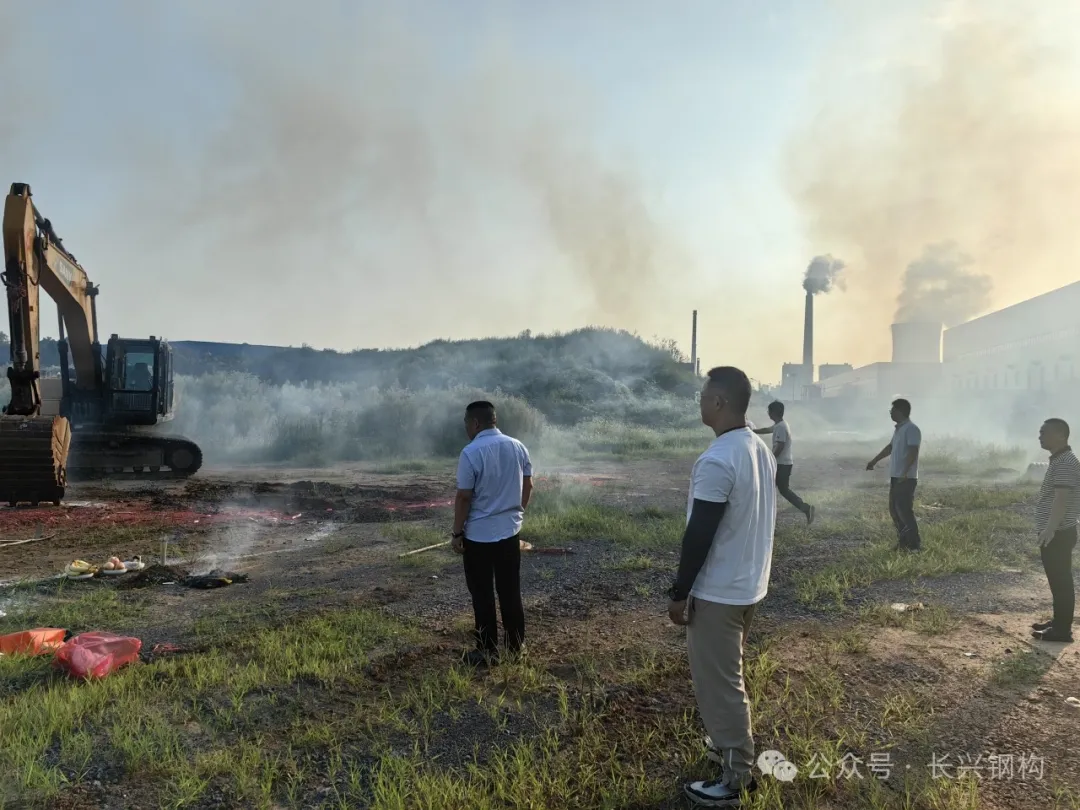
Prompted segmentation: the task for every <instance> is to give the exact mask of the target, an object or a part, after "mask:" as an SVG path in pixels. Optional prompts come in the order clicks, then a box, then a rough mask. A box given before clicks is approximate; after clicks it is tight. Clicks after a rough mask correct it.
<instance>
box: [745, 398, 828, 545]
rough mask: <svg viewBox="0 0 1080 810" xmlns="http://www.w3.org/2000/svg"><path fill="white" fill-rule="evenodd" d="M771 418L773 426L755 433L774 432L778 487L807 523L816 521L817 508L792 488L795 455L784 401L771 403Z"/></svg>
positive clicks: (773, 441)
mask: <svg viewBox="0 0 1080 810" xmlns="http://www.w3.org/2000/svg"><path fill="white" fill-rule="evenodd" d="M769 418H770V419H772V420H773V424H772V426H771V427H763V428H758V429H757V430H754V433H756V434H758V435H759V436H763V435H765V434H772V446H773V455H775V456H776V489H777V491H778V492H779V493H780V494H781V495H783V496H784V498H785V499H786V500H787V502H788V503H790V504H791V505H792V506H794V507H795V508H796V509H798V510H799V511H800V512H802V513H803V514H804V515H806V523H807V525H810V524H811V523H813V522H814V513H815V511H816V510H815V509H814V507H813V506H811V505H810V504H808V503H806V501H804V500H803V499H802V498H800V497H799V496H798V495H796V494H795V491H794V490H793V489H792V488H791V471H792V470H793V469H794V468H795V456H794V454H793V453H792V452H791V442H792V438H791V428H790V427H789V426H788V423H787V422H786V421H785V420H784V403H783V402H771V403H769ZM748 424H749V423H748ZM751 430H753V428H751Z"/></svg>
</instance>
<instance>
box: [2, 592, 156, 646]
mask: <svg viewBox="0 0 1080 810" xmlns="http://www.w3.org/2000/svg"><path fill="white" fill-rule="evenodd" d="M26 599H27V601H26V602H24V603H23V604H22V606H20V607H11V608H9V609H8V611H9V612H8V615H7V616H4V617H0V634H3V633H14V632H16V631H18V630H27V629H29V628H33V627H62V628H64V629H65V630H70V631H71V632H73V633H78V632H82V631H85V630H102V629H112V628H116V627H131V626H133V624H134V623H135V622H137V621H138V620H139V619H140V618H141V617H142V616H143V614H144V612H145V609H146V600H145V599H144V598H143V597H141V596H139V595H138V594H134V593H124V592H119V591H115V590H113V589H112V588H109V587H106V586H103V585H97V584H93V585H90V586H89V588H88V587H87V584H86V583H79V582H65V581H63V580H61V581H60V582H59V585H58V588H57V590H56V591H55V593H54V594H50V595H49V596H48V598H47V599H46V598H44V597H40V598H39V597H34V596H28V597H26Z"/></svg>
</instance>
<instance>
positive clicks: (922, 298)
mask: <svg viewBox="0 0 1080 810" xmlns="http://www.w3.org/2000/svg"><path fill="white" fill-rule="evenodd" d="M973 263H974V260H973V259H972V258H971V257H970V256H967V255H965V254H964V253H961V252H960V249H959V248H958V247H957V246H956V244H955V243H952V242H942V243H939V244H936V245H927V246H926V248H925V249H924V250H923V253H922V255H921V256H920V257H919V258H918V259H916V260H915V261H913V262H911V263H910V264H909V265H908V266H907V269H906V270H905V271H904V278H903V289H902V290H901V292H900V297H899V298H898V299H897V309H896V321H897V322H902V321H930V322H933V323H943V324H945V326H955V325H956V324H958V323H963V322H964V321H966V320H969V319H970V318H971V317H972V316H974V315H977V314H978V313H980V312H982V311H984V310H985V309H987V308H988V306H989V304H990V290H991V286H992V284H991V281H990V277H989V276H986V275H983V274H980V273H973V272H971V271H969V270H968V269H967V268H968V267H970V266H971V265H972V264H973Z"/></svg>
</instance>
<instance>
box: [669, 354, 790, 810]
mask: <svg viewBox="0 0 1080 810" xmlns="http://www.w3.org/2000/svg"><path fill="white" fill-rule="evenodd" d="M750 393H751V389H750V380H749V379H748V378H747V376H746V374H744V373H743V372H742V371H740V370H739V369H737V368H733V367H731V366H722V367H720V368H714V369H713V370H712V371H710V372H709V375H708V379H707V381H706V382H705V387H704V388H703V389H702V392H701V421H702V422H704V423H705V424H706V425H708V426H709V427H711V428H712V429H713V432H714V433H715V434H716V438H715V439H714V440H713V442H712V444H710V445H709V448H708V449H707V450H706V451H705V452H704V453H702V454H701V457H700V458H699V459H698V460H697V462H696V463H695V464H694V470H693V473H692V475H691V484H690V496H689V504H688V506H687V523H686V531H685V533H684V534H683V539H682V553H681V555H680V559H679V572H678V575H677V577H676V580H675V584H674V585H673V586H672V588H671V590H670V591H669V592H668V596H669V597H670V599H671V602H670V604H669V605H668V614H669V615H670V617H671V620H672V621H673V622H675V624H685V625H687V626H688V627H687V634H686V637H687V647H688V650H689V655H690V672H691V674H692V676H693V679H694V694H695V696H696V697H697V704H698V710H699V711H700V713H701V719H702V721H703V722H704V724H705V730H706V731H707V732H708V735H709V736H708V738H707V740H706V746H707V752H706V753H707V755H708V757H709V758H710V759H711V760H713V761H714V762H717V763H719V764H720V765H721V766H722V770H721V772H720V775H719V777H718V778H716V779H710V780H707V781H703V782H691V783H689V784H687V785H686V787H685V792H686V795H687V797H688V798H689V799H690V800H691V801H692V802H694V803H695V804H698V805H701V806H705V807H736V806H738V805H739V801H740V797H741V795H742V791H744V790H746V791H750V792H752V791H754V790H755V789H756V785H755V783H754V779H753V774H752V771H751V768H752V767H753V764H754V739H753V736H752V734H751V724H750V700H749V698H748V697H747V695H746V686H745V683H744V681H743V644H744V643H745V641H746V635H747V633H748V632H749V631H750V622H751V620H752V619H753V616H754V610H755V608H756V607H757V605H758V603H759V602H760V601H761V600H762V599H764V598H765V594H766V593H767V591H768V585H769V572H770V570H771V568H772V548H773V530H774V529H775V526H776V459H775V458H774V456H773V454H772V452H771V451H770V450H769V447H768V446H767V445H766V444H765V442H763V441H762V440H761V439H760V438H759V437H758V436H756V435H754V433H753V432H752V431H751V430H750V429H749V428H748V427H747V426H746V409H747V407H748V406H749V405H750Z"/></svg>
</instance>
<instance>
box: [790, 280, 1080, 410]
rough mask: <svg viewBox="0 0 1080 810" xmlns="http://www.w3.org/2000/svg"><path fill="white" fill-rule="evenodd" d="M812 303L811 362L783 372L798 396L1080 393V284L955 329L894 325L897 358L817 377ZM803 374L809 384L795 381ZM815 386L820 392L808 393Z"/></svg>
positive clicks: (808, 336)
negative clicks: (815, 379) (813, 346)
mask: <svg viewBox="0 0 1080 810" xmlns="http://www.w3.org/2000/svg"><path fill="white" fill-rule="evenodd" d="M811 307H812V304H810V303H808V306H807V326H806V329H805V332H804V364H802V365H800V364H794V363H790V364H786V365H785V366H784V370H783V378H784V380H785V382H787V381H788V380H790V381H791V383H792V384H791V385H787V386H782V388H781V391H782V392H784V393H789V392H790V393H795V392H796V390H798V391H800V392H801V393H800V394H799V395H797V396H792V399H804V398H809V397H810V396H820V397H822V398H825V399H833V398H838V397H844V398H858V399H876V400H885V399H889V398H893V397H897V396H905V397H913V398H926V397H934V396H946V395H957V394H963V393H965V392H982V393H980V397H981V398H991V399H993V398H995V397H996V398H998V399H1001V400H1002V401H1004V400H1005V399H1007V398H1013V399H1015V394H1016V393H1017V392H1022V391H1028V392H1040V393H1042V394H1047V395H1055V394H1062V393H1064V392H1068V391H1074V390H1075V391H1080V282H1077V283H1074V284H1070V285H1068V286H1066V287H1062V288H1060V289H1057V290H1053V291H1051V292H1048V293H1046V294H1044V295H1040V296H1037V297H1035V298H1031V299H1029V300H1027V301H1023V302H1021V303H1019V304H1015V305H1013V306H1010V307H1006V308H1005V309H1001V310H998V311H997V312H991V313H990V314H988V315H984V316H982V317H981V318H976V319H975V320H972V321H968V322H967V323H963V324H960V325H958V326H954V327H952V328H951V329H943V328H942V325H941V324H940V323H925V322H909V323H898V324H893V325H892V358H891V361H890V362H879V363H871V364H870V365H867V366H862V367H861V368H857V369H852V368H851V367H850V366H848V367H846V368H840V369H837V368H836V367H835V366H832V367H826V366H822V368H821V374H820V375H819V379H818V381H817V382H816V383H814V382H813V366H812V365H809V366H807V365H806V364H805V361H806V360H807V359H810V358H812V356H813V355H812V349H809V350H808V349H807V344H810V345H812V340H813V321H812V317H813V316H812V309H811ZM811 362H812V360H811ZM826 368H829V371H828V373H826ZM796 377H798V380H799V382H800V383H801V384H802V387H801V388H798V387H797V386H796V385H795V384H794V383H795V378H796ZM808 380H809V382H807V381H808ZM808 387H809V388H811V389H814V393H813V394H807V393H806V390H807V388H808ZM789 395H790V394H789Z"/></svg>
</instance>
